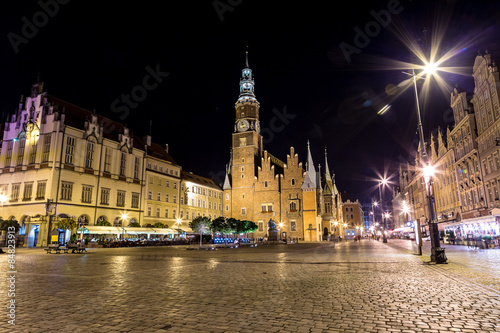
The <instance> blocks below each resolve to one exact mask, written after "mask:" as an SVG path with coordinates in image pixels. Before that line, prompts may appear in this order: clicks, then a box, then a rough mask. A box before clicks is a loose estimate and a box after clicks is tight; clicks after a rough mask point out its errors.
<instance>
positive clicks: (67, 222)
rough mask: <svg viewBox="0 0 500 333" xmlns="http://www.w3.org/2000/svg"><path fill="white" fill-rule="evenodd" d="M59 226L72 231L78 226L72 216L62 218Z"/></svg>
mask: <svg viewBox="0 0 500 333" xmlns="http://www.w3.org/2000/svg"><path fill="white" fill-rule="evenodd" d="M58 228H59V229H63V230H70V231H71V230H73V229H75V228H76V221H75V220H73V219H72V218H67V219H62V220H60V221H59V223H58Z"/></svg>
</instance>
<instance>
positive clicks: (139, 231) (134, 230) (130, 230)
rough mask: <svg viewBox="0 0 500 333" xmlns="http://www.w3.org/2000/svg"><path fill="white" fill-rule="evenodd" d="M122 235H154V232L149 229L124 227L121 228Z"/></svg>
mask: <svg viewBox="0 0 500 333" xmlns="http://www.w3.org/2000/svg"><path fill="white" fill-rule="evenodd" d="M123 230H124V233H125V234H127V235H139V234H154V233H155V232H154V230H153V229H151V228H141V227H125V228H123Z"/></svg>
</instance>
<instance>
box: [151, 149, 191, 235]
mask: <svg viewBox="0 0 500 333" xmlns="http://www.w3.org/2000/svg"><path fill="white" fill-rule="evenodd" d="M148 143H149V145H147V148H146V151H147V153H146V163H145V164H146V179H147V181H146V184H145V194H146V206H145V210H144V223H145V224H146V225H150V226H154V225H155V224H157V223H162V224H163V225H164V226H165V227H166V228H172V227H173V225H174V224H175V223H176V222H177V218H178V217H179V212H180V204H181V186H180V184H181V170H182V168H181V166H179V165H178V164H177V163H176V162H175V160H174V159H173V158H172V157H171V156H170V155H169V153H168V145H167V146H166V147H161V146H160V145H158V144H155V143H152V142H148Z"/></svg>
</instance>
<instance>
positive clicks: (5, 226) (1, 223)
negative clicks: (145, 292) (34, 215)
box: [0, 219, 20, 232]
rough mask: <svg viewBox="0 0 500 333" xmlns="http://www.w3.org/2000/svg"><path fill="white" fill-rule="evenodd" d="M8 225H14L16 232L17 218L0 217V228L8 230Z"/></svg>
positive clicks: (17, 227) (17, 228)
mask: <svg viewBox="0 0 500 333" xmlns="http://www.w3.org/2000/svg"><path fill="white" fill-rule="evenodd" d="M10 227H14V232H18V231H19V228H20V225H19V222H17V220H2V219H0V230H2V231H8V230H9V228H10Z"/></svg>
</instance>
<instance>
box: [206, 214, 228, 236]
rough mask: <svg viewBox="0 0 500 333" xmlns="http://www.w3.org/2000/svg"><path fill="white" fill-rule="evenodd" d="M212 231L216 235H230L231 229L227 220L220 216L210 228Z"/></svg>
mask: <svg viewBox="0 0 500 333" xmlns="http://www.w3.org/2000/svg"><path fill="white" fill-rule="evenodd" d="M210 231H212V232H213V233H214V234H215V233H220V234H230V233H231V228H230V226H229V225H228V223H227V220H226V218H224V217H222V216H219V217H218V218H216V219H215V220H213V221H212V227H211V228H210Z"/></svg>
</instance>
